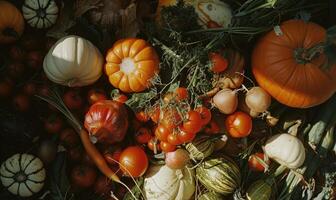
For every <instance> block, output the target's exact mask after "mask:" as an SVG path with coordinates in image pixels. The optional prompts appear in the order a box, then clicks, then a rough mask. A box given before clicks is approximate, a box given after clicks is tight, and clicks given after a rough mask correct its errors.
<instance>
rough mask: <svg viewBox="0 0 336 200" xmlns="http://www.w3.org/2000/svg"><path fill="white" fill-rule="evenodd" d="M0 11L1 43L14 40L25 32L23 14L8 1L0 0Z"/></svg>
mask: <svg viewBox="0 0 336 200" xmlns="http://www.w3.org/2000/svg"><path fill="white" fill-rule="evenodd" d="M0 11H1V12H0V43H4V44H7V43H11V42H14V41H15V40H16V39H18V37H19V36H21V34H22V32H23V29H24V20H23V16H22V14H21V12H20V11H19V10H18V9H17V8H16V7H15V6H14V5H12V4H11V3H9V2H7V1H0Z"/></svg>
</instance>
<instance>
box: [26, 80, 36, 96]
mask: <svg viewBox="0 0 336 200" xmlns="http://www.w3.org/2000/svg"><path fill="white" fill-rule="evenodd" d="M36 92H37V88H36V85H35V83H32V82H28V83H26V84H25V85H24V86H23V93H25V94H26V95H28V96H33V95H35V94H36Z"/></svg>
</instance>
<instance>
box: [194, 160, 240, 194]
mask: <svg viewBox="0 0 336 200" xmlns="http://www.w3.org/2000/svg"><path fill="white" fill-rule="evenodd" d="M196 177H197V178H198V180H199V181H200V182H201V183H202V185H204V186H205V187H206V188H207V189H208V190H210V191H214V192H217V193H219V194H222V195H228V194H231V193H233V192H234V191H235V190H236V188H237V187H238V186H239V184H240V181H241V175H240V171H239V168H238V166H237V164H236V163H235V162H234V161H233V160H231V159H230V158H229V157H226V156H223V157H212V158H209V159H207V160H205V161H204V162H202V163H201V164H199V165H198V167H197V168H196Z"/></svg>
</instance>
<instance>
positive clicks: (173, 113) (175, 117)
mask: <svg viewBox="0 0 336 200" xmlns="http://www.w3.org/2000/svg"><path fill="white" fill-rule="evenodd" d="M181 122H182V118H181V116H180V114H179V113H178V112H177V110H176V109H173V108H170V109H166V110H164V111H163V115H162V116H161V118H160V124H162V125H163V126H165V127H166V128H168V129H170V130H173V129H174V128H176V127H177V126H178V125H179V124H180V123H181Z"/></svg>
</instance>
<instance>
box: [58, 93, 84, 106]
mask: <svg viewBox="0 0 336 200" xmlns="http://www.w3.org/2000/svg"><path fill="white" fill-rule="evenodd" d="M63 100H64V103H65V105H66V106H67V107H68V108H69V109H77V110H78V109H80V108H81V107H82V106H83V99H82V97H81V96H80V94H79V91H77V90H73V89H71V90H68V91H67V92H66V93H65V94H64V96H63Z"/></svg>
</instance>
